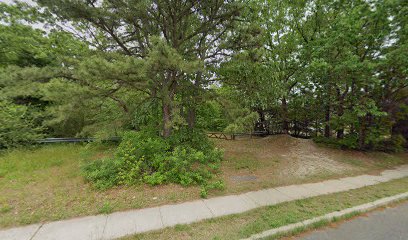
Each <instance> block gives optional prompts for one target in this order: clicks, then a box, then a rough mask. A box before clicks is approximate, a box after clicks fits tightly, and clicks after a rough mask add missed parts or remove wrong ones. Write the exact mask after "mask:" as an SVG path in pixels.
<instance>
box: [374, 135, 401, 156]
mask: <svg viewBox="0 0 408 240" xmlns="http://www.w3.org/2000/svg"><path fill="white" fill-rule="evenodd" d="M406 143H407V140H405V138H404V136H402V135H401V134H396V135H393V136H391V138H389V139H386V140H383V141H381V143H380V144H377V146H376V148H375V150H379V151H384V152H394V153H395V152H403V151H405V145H406Z"/></svg>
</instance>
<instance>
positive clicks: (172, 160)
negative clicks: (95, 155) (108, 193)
mask: <svg viewBox="0 0 408 240" xmlns="http://www.w3.org/2000/svg"><path fill="white" fill-rule="evenodd" d="M221 159H222V152H221V151H220V150H218V149H217V148H215V147H214V145H213V144H212V143H211V142H210V141H209V140H208V139H207V137H206V135H205V134H204V133H203V132H200V131H196V130H195V131H193V130H187V129H182V130H179V131H177V132H175V133H173V135H172V136H171V137H170V138H168V139H164V138H162V137H160V136H158V135H156V134H155V133H153V132H151V131H140V132H127V133H126V134H125V135H124V136H123V139H122V142H121V143H120V145H119V147H118V148H117V150H116V154H115V157H114V158H111V159H104V160H98V161H93V162H90V163H87V164H86V165H85V166H84V168H83V170H84V176H85V178H86V179H87V180H88V181H89V182H92V183H93V184H94V186H95V187H97V188H99V189H106V188H109V187H112V186H114V185H132V184H137V183H147V184H150V185H160V184H166V183H178V184H181V185H183V186H189V185H200V186H202V188H203V189H204V190H202V191H208V190H209V189H213V188H222V184H220V183H218V184H214V183H210V181H211V180H212V179H213V176H214V174H215V173H216V172H217V170H218V169H219V165H220V161H221ZM202 195H205V196H206V194H202Z"/></svg>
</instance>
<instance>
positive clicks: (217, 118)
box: [197, 100, 227, 132]
mask: <svg viewBox="0 0 408 240" xmlns="http://www.w3.org/2000/svg"><path fill="white" fill-rule="evenodd" d="M226 126H227V119H226V116H225V113H224V110H223V108H222V106H221V104H220V103H218V102H216V101H214V100H212V101H207V102H204V103H203V104H200V105H199V106H198V109H197V128H199V129H205V130H208V131H219V132H221V131H222V130H224V128H225V127H226Z"/></svg>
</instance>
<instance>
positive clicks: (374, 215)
mask: <svg viewBox="0 0 408 240" xmlns="http://www.w3.org/2000/svg"><path fill="white" fill-rule="evenodd" d="M298 239H299V240H408V203H404V204H401V205H398V206H397V207H394V208H387V209H385V210H378V211H374V212H371V213H369V214H368V215H367V216H361V217H358V218H355V219H352V220H349V221H346V222H344V223H341V224H340V225H338V226H337V227H335V228H323V229H320V230H315V231H312V232H310V233H307V234H306V235H304V236H301V237H299V238H298Z"/></svg>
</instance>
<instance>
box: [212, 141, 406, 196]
mask: <svg viewBox="0 0 408 240" xmlns="http://www.w3.org/2000/svg"><path fill="white" fill-rule="evenodd" d="M216 143H217V145H218V146H220V147H221V148H223V149H225V154H224V156H225V162H224V164H223V168H222V170H223V173H224V174H223V175H224V179H225V181H226V183H227V189H230V190H231V191H234V190H232V189H235V190H237V191H244V189H254V188H258V187H262V188H265V187H274V186H280V185H288V184H296V183H300V182H315V181H319V180H323V179H330V178H338V177H342V176H350V175H358V174H363V173H373V174H375V173H378V172H379V171H380V170H382V169H384V168H388V167H392V166H395V165H398V164H404V163H408V155H407V154H397V155H396V154H386V153H364V152H358V151H345V150H339V149H330V148H326V147H321V146H318V145H317V144H315V143H314V142H313V140H311V139H301V138H294V137H291V136H289V135H276V136H270V137H266V138H252V139H251V138H242V139H238V140H236V141H225V140H224V141H218V140H217V141H216ZM245 176H246V177H245ZM238 177H241V178H238ZM255 177H256V179H254V178H255ZM237 179H244V180H242V181H237ZM245 179H248V181H245Z"/></svg>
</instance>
